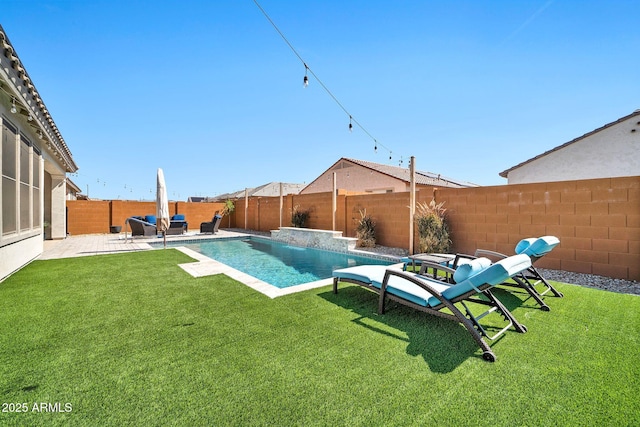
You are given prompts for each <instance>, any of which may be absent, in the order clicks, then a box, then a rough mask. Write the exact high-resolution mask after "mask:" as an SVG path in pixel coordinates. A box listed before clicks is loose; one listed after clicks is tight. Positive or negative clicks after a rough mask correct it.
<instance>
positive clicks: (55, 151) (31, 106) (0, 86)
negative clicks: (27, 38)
mask: <svg viewBox="0 0 640 427" xmlns="http://www.w3.org/2000/svg"><path fill="white" fill-rule="evenodd" d="M0 50H1V51H2V52H3V55H4V57H5V58H7V59H8V60H9V62H10V64H11V65H10V67H7V68H4V66H3V67H1V69H0V91H2V92H4V93H5V94H7V95H8V96H9V97H10V99H11V102H13V100H15V105H16V108H17V109H18V113H19V114H23V115H24V116H31V117H32V120H30V122H29V123H30V124H31V126H32V127H33V128H34V129H35V132H37V133H39V134H40V135H41V137H40V139H41V140H43V141H44V144H43V147H44V146H45V145H46V147H47V149H48V150H50V152H51V155H52V156H53V157H54V158H57V159H58V161H59V162H60V164H61V165H62V166H63V167H64V168H65V170H66V171H67V172H71V173H73V172H75V171H77V170H78V166H77V165H76V163H75V161H74V160H73V157H72V155H71V151H70V150H69V147H68V146H67V144H66V143H65V142H64V139H63V138H62V135H61V134H60V131H59V130H58V127H57V126H56V124H55V122H54V121H53V118H52V117H51V114H50V113H49V110H48V109H47V107H46V105H45V104H44V101H43V100H42V98H41V97H40V94H39V93H38V91H37V90H36V87H35V86H34V84H33V81H32V80H31V78H30V77H29V74H28V73H27V70H26V69H25V67H24V65H22V62H21V61H20V58H18V54H17V53H16V52H15V49H14V48H13V46H12V45H11V42H10V41H9V38H8V37H7V34H6V33H5V31H4V28H2V25H0Z"/></svg>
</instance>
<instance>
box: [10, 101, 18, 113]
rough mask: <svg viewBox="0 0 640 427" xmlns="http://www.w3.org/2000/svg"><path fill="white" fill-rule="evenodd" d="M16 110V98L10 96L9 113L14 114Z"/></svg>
mask: <svg viewBox="0 0 640 427" xmlns="http://www.w3.org/2000/svg"><path fill="white" fill-rule="evenodd" d="M17 112H18V109H17V108H16V98H12V99H11V113H12V114H15V113H17Z"/></svg>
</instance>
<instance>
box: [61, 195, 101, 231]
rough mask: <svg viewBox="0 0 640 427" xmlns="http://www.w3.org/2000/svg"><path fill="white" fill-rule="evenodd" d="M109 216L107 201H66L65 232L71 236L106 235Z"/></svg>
mask: <svg viewBox="0 0 640 427" xmlns="http://www.w3.org/2000/svg"><path fill="white" fill-rule="evenodd" d="M110 215H111V208H110V204H109V202H108V201H93V200H73V201H67V232H68V233H69V234H71V235H72V236H75V235H78V234H101V233H108V232H109V226H110V225H111V223H110Z"/></svg>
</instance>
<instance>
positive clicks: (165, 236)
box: [162, 231, 167, 249]
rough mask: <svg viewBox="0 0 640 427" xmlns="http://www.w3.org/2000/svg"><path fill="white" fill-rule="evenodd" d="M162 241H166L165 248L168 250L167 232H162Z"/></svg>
mask: <svg viewBox="0 0 640 427" xmlns="http://www.w3.org/2000/svg"><path fill="white" fill-rule="evenodd" d="M162 239H163V240H164V248H165V249H167V232H166V231H163V232H162Z"/></svg>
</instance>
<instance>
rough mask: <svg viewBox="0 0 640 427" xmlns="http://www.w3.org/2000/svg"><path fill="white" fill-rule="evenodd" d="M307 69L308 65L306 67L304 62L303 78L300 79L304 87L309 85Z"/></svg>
mask: <svg viewBox="0 0 640 427" xmlns="http://www.w3.org/2000/svg"><path fill="white" fill-rule="evenodd" d="M308 70H309V67H307V64H304V79H302V83H303V86H304V87H307V86H309V77H308V76H307V71H308Z"/></svg>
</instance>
